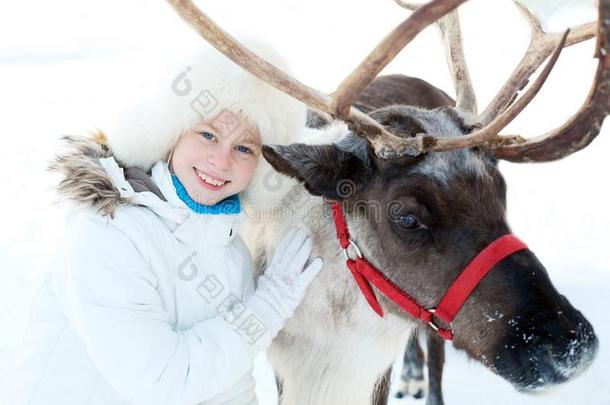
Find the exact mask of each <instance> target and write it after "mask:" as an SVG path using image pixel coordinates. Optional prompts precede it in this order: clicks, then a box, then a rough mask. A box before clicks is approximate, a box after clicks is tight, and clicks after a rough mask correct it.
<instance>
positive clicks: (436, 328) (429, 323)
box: [428, 308, 439, 332]
mask: <svg viewBox="0 0 610 405" xmlns="http://www.w3.org/2000/svg"><path fill="white" fill-rule="evenodd" d="M428 312H430V313H431V314H434V313H435V312H436V308H431V309H429V310H428ZM428 326H430V327H431V328H432V329H433V330H434V331H435V332H438V329H439V327H438V326H437V325H436V324H435V323H434V319H432V320H430V322H428Z"/></svg>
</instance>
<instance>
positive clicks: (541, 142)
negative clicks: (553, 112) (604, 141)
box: [492, 0, 610, 162]
mask: <svg viewBox="0 0 610 405" xmlns="http://www.w3.org/2000/svg"><path fill="white" fill-rule="evenodd" d="M609 50H610V0H599V17H598V20H597V44H596V47H595V57H596V58H598V59H599V61H598V65H597V71H596V73H595V78H594V80H593V83H592V85H591V90H590V92H589V95H588V96H587V99H586V100H585V102H584V103H583V105H582V107H581V108H580V109H579V110H578V112H576V114H574V115H573V116H572V117H571V118H570V119H569V120H568V121H567V122H565V123H564V124H563V125H561V126H560V127H559V128H556V129H554V130H552V131H550V132H548V133H546V134H545V135H542V136H539V137H535V138H531V139H528V140H527V141H525V142H522V143H519V144H514V145H503V144H504V143H506V142H505V141H507V140H509V141H510V138H509V137H502V138H500V139H499V140H498V145H496V147H495V148H494V149H492V153H493V154H494V155H495V156H496V157H498V158H500V159H505V160H510V161H513V162H548V161H552V160H557V159H560V158H563V157H565V156H568V155H570V154H572V153H574V152H577V151H579V150H581V149H583V148H584V147H586V146H587V145H589V144H590V143H591V142H592V141H593V139H595V137H596V136H597V135H598V134H599V132H600V130H601V127H602V125H603V123H604V119H605V118H606V117H607V116H608V115H610V52H609Z"/></svg>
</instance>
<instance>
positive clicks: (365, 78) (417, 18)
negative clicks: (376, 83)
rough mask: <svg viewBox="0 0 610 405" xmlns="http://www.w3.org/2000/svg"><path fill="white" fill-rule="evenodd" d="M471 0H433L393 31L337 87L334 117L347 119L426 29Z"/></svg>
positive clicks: (333, 109)
mask: <svg viewBox="0 0 610 405" xmlns="http://www.w3.org/2000/svg"><path fill="white" fill-rule="evenodd" d="M466 1H467V0H432V1H430V2H428V3H426V4H423V5H422V6H421V7H418V8H417V10H415V11H414V12H413V14H411V15H410V16H409V17H408V18H407V19H406V20H405V21H403V22H402V23H401V24H400V25H399V26H398V27H396V28H395V29H394V30H392V32H390V33H389V34H388V35H387V36H386V37H385V38H384V39H383V40H382V41H381V42H380V43H379V44H378V45H377V47H375V49H373V51H371V53H369V55H368V56H367V57H366V58H365V59H364V60H363V61H362V62H361V63H360V65H358V67H356V69H354V70H353V71H352V73H350V74H349V76H347V77H346V78H345V79H344V80H343V81H342V82H341V84H340V85H339V87H337V90H335V92H334V93H333V96H332V100H331V109H332V114H333V115H334V116H335V117H338V118H343V117H346V116H347V115H348V114H349V111H350V108H351V106H352V104H353V103H354V101H356V99H357V98H358V95H359V94H360V93H361V92H362V90H363V89H364V88H365V87H366V86H367V85H368V84H369V83H370V82H371V81H373V79H374V78H375V77H376V76H377V75H378V74H379V72H381V71H382V70H383V68H384V67H386V65H387V64H388V63H390V62H391V61H392V59H394V58H395V57H396V55H398V53H399V52H400V51H401V50H402V49H403V48H404V47H405V46H406V45H407V44H408V43H409V42H411V41H412V40H413V38H415V37H416V36H417V34H419V33H420V32H421V31H422V30H423V29H424V28H426V27H427V26H428V25H430V24H432V23H433V22H435V21H436V20H438V19H439V18H441V17H442V16H443V15H445V14H447V13H448V12H450V11H451V10H453V9H455V8H456V7H457V6H459V5H460V4H462V3H464V2H466Z"/></svg>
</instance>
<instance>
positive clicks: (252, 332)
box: [238, 227, 323, 355]
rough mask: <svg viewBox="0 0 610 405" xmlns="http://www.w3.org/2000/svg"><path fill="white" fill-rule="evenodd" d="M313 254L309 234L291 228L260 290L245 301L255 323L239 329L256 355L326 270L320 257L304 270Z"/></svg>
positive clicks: (263, 277) (279, 246) (277, 250)
mask: <svg viewBox="0 0 610 405" xmlns="http://www.w3.org/2000/svg"><path fill="white" fill-rule="evenodd" d="M310 253H311V238H310V237H309V233H308V232H307V231H306V230H305V229H303V228H296V227H295V228H291V229H290V230H289V231H288V233H287V234H286V235H285V236H284V238H283V239H282V240H281V241H280V243H279V245H278V246H277V248H276V250H275V253H274V255H273V259H271V263H270V264H269V266H268V267H267V269H266V270H265V273H264V274H262V275H261V276H260V277H259V279H258V287H257V288H256V291H255V292H254V294H252V296H251V297H250V298H249V299H248V300H247V301H246V302H245V303H244V306H245V307H246V312H247V313H248V314H249V315H250V320H251V322H250V323H248V322H244V323H243V324H242V327H241V328H240V329H238V331H239V332H240V333H241V334H242V335H243V336H244V337H245V338H246V340H247V341H248V343H249V345H250V349H251V352H252V354H253V355H255V354H256V353H257V352H259V351H260V350H264V349H266V348H267V347H268V346H269V345H270V344H271V340H273V338H274V337H275V336H276V335H277V333H278V332H279V331H280V329H282V327H283V325H284V322H285V321H286V319H288V318H290V317H291V316H292V315H293V314H294V311H295V309H296V307H297V306H298V305H299V303H300V302H301V299H302V298H303V295H304V294H305V290H306V288H307V286H308V285H309V283H311V281H312V280H313V279H314V277H315V276H316V275H317V274H318V272H319V271H320V270H321V269H322V265H323V262H322V259H321V258H320V257H317V258H315V259H314V260H313V261H312V262H311V263H310V264H309V266H307V268H305V270H303V267H304V266H305V263H306V262H307V259H308V258H309V255H310ZM252 315H254V317H252ZM258 321H260V322H258Z"/></svg>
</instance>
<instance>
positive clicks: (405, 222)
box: [397, 214, 426, 231]
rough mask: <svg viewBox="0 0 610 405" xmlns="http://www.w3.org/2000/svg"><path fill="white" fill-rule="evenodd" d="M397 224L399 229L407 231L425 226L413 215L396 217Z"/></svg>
mask: <svg viewBox="0 0 610 405" xmlns="http://www.w3.org/2000/svg"><path fill="white" fill-rule="evenodd" d="M397 222H398V225H399V226H400V227H401V228H403V229H406V230H409V231H411V230H414V229H419V228H426V226H425V225H423V224H422V223H421V222H420V221H419V219H417V217H416V216H415V215H413V214H408V215H401V216H400V217H398V221H397Z"/></svg>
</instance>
